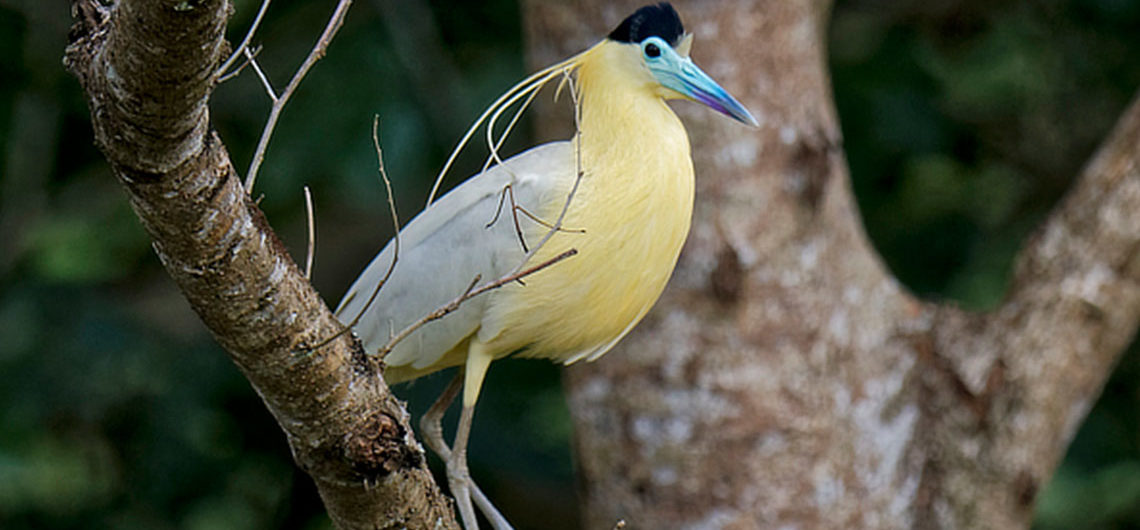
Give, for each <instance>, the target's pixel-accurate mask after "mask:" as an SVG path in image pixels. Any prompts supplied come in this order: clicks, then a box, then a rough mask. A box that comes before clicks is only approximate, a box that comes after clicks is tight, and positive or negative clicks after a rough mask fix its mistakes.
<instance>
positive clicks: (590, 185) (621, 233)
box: [480, 41, 693, 362]
mask: <svg viewBox="0 0 1140 530" xmlns="http://www.w3.org/2000/svg"><path fill="white" fill-rule="evenodd" d="M622 46H623V45H621V44H617V43H614V42H609V41H606V42H603V43H601V44H598V45H597V46H594V47H593V48H591V49H590V50H587V51H586V52H584V53H583V54H582V55H580V56H579V57H578V58H577V68H578V78H577V79H578V90H579V94H580V96H581V97H580V103H581V115H580V122H579V134H578V135H577V136H576V137H575V142H576V143H577V144H578V146H579V147H580V152H579V155H578V156H579V157H580V164H581V165H580V168H579V170H580V171H581V175H582V177H581V182H580V183H579V187H578V190H577V193H576V194H575V196H574V198H573V200H572V201H571V202H570V205H569V209H568V210H567V212H566V217H565V222H564V224H563V226H564V227H565V228H566V229H567V231H566V232H562V233H558V234H556V235H555V236H554V237H552V238H551V239H550V240H549V241H548V242H547V243H546V245H545V246H544V247H543V248H542V249H541V250H540V251H539V253H538V254H537V255H536V256H535V258H534V263H539V262H541V261H542V260H545V259H548V258H550V257H552V256H554V255H556V254H558V253H560V252H562V251H564V250H567V249H569V248H574V249H577V251H578V254H577V255H576V256H574V257H572V258H570V259H567V260H566V261H563V262H561V263H559V264H557V265H555V266H553V267H551V268H550V269H548V270H544V271H542V272H540V273H538V274H535V275H533V276H531V277H529V278H528V279H527V286H525V287H520V286H513V285H512V286H510V287H508V288H504V289H503V290H502V291H501V292H499V293H497V294H496V297H495V299H494V301H493V302H492V309H491V313H492V316H491V317H490V318H489V319H487V321H486V323H485V326H486V329H484V330H482V331H481V332H480V336H481V338H482V337H485V338H486V339H487V340H488V341H490V343H491V345H490V347H491V348H492V349H493V350H494V351H497V352H503V353H502V354H503V355H505V354H506V353H509V352H512V351H516V350H519V349H520V348H521V349H523V350H524V351H523V353H522V355H533V356H540V357H550V358H554V359H557V360H560V361H562V362H573V361H576V360H579V359H584V358H585V359H592V358H595V357H597V356H598V355H600V354H602V353H604V352H605V351H606V350H607V349H608V348H609V347H610V346H612V345H613V343H614V342H616V341H617V340H618V339H619V338H620V337H621V336H622V335H624V334H625V333H626V332H627V331H629V329H630V328H632V326H633V325H634V324H636V323H637V321H639V320H641V318H642V317H643V316H645V313H646V312H647V311H648V310H649V308H650V307H652V305H653V303H654V302H655V301H656V300H657V297H658V296H660V294H661V291H662V290H663V289H664V287H665V283H666V282H667V281H668V280H669V276H670V275H671V274H672V272H673V266H674V265H675V264H676V262H677V256H678V254H679V253H680V251H681V246H682V245H683V244H684V242H685V237H686V236H687V235H688V232H689V222H690V218H691V216H692V207H693V164H692V160H691V159H690V155H689V140H688V136H687V135H686V133H685V129H684V127H683V126H682V125H681V121H680V120H678V119H677V116H676V115H675V114H673V111H672V110H671V109H670V108H669V107H668V106H667V105H666V104H665V101H664V100H663V99H662V97H661V93H660V92H659V89H658V88H657V85H656V83H654V82H652V78H651V77H649V75H648V73H647V72H645V71H644V70H643V69H644V66H642V65H641V64H640V63H639V62H638V61H639V58H638V56H637V54H636V53H631V51H632V50H630V49H628V48H624V49H623V48H622ZM575 163H576V164H577V163H578V161H576V162H575ZM564 184H565V186H566V188H567V189H566V191H568V190H569V186H570V184H571V183H564ZM563 197H564V195H563ZM564 204H565V202H564V201H563V200H556V201H551V202H550V203H549V204H547V205H544V208H543V211H542V217H544V218H545V219H547V220H548V221H550V222H553V220H554V219H557V218H558V214H559V213H560V212H561V210H562V208H563V206H564ZM545 230H546V228H545V227H537V226H536V228H535V232H534V233H532V234H531V238H532V240H535V239H537V237H540V235H541V234H542V233H544V231H545ZM579 230H581V232H579ZM518 308H525V311H523V310H518ZM534 337H541V338H542V339H541V340H539V341H535V340H534Z"/></svg>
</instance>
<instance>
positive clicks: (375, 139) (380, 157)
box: [310, 114, 400, 351]
mask: <svg viewBox="0 0 1140 530" xmlns="http://www.w3.org/2000/svg"><path fill="white" fill-rule="evenodd" d="M379 130H380V115H379V114H377V115H375V116H373V117H372V147H373V148H375V150H376V164H377V168H378V170H379V173H380V180H381V181H382V182H384V190H385V191H386V192H387V194H388V211H389V212H391V214H392V230H393V231H394V233H395V235H394V236H392V245H393V248H392V261H391V262H390V263H389V264H388V270H386V271H384V277H383V278H381V279H380V281H379V282H377V283H376V287H373V288H372V294H371V295H369V297H368V301H367V302H365V303H364V306H363V307H361V309H360V312H358V313H356V316H355V317H353V318H352V322H349V323H348V324H346V325H345V326H344V328H342V329H341V330H340V331H338V332H337V333H336V334H335V335H333V336H331V337H329V338H327V339H325V340H323V341H321V342H320V343H318V344H317V345H316V346H313V347H312V348H311V349H310V350H311V351H316V350H318V349H320V348H321V347H322V346H324V345H325V344H328V343H330V342H332V341H334V340H336V338H337V337H339V336H341V335H344V334H345V333H347V332H348V330H350V329H352V328H354V327H356V325H357V324H359V323H360V319H361V317H363V316H364V313H365V312H366V311H368V308H369V307H371V306H372V303H373V302H375V301H376V297H377V296H378V295H379V294H380V288H382V287H384V284H386V283H388V279H389V278H391V277H392V271H394V270H396V261H397V260H399V259H400V216H399V215H396V199H395V198H394V197H393V195H392V180H391V179H389V178H388V171H387V170H385V169H384V152H383V151H382V150H381V149H380V133H379Z"/></svg>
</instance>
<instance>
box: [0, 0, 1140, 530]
mask: <svg viewBox="0 0 1140 530" xmlns="http://www.w3.org/2000/svg"><path fill="white" fill-rule="evenodd" d="M400 1H404V0H373V1H370V2H369V1H358V2H357V3H356V5H354V7H353V10H352V12H351V14H350V16H349V19H348V22H347V24H346V25H345V27H344V29H343V30H342V32H341V35H340V36H339V37H338V39H337V40H336V41H335V42H334V43H333V45H332V47H331V49H330V50H329V54H328V56H327V57H326V58H325V59H324V60H323V61H322V62H321V63H319V64H318V65H317V67H316V68H315V69H314V70H313V71H312V72H311V74H310V77H309V79H308V81H307V82H306V83H305V84H304V85H302V88H301V90H300V91H299V92H298V93H297V94H296V96H295V98H294V100H293V101H292V102H291V103H290V106H289V108H288V109H287V111H286V113H285V115H284V117H283V118H282V121H281V123H280V126H279V128H278V131H277V134H276V135H275V137H274V139H273V142H272V144H271V145H270V150H269V154H268V159H267V162H266V164H265V166H264V167H263V168H262V173H261V177H260V179H259V182H258V191H259V193H263V194H264V199H263V200H262V201H261V206H262V208H263V209H264V210H265V211H266V213H267V215H268V216H269V219H270V220H271V222H272V223H273V225H274V226H275V228H276V229H277V230H278V233H279V234H281V235H282V237H283V238H284V239H285V241H286V243H287V245H289V246H290V247H291V248H293V249H294V252H295V254H296V255H297V256H298V257H300V252H302V251H303V248H304V246H305V236H304V213H303V207H302V202H301V193H300V189H301V186H302V185H304V184H308V185H309V186H311V187H312V188H313V190H314V193H315V196H316V202H317V222H318V237H317V261H316V268H315V277H314V283H315V284H316V286H317V288H318V290H319V291H320V292H322V293H323V294H324V295H325V297H326V299H327V300H328V301H329V302H330V303H335V301H336V300H337V299H338V298H339V295H340V293H341V292H342V291H343V290H344V288H345V287H346V286H347V285H348V283H349V282H350V281H351V278H352V277H353V276H354V275H355V274H356V273H357V272H358V271H359V269H360V267H361V266H362V265H363V264H364V263H366V262H367V260H368V259H370V257H371V255H372V254H373V253H374V252H375V251H376V250H377V249H378V248H379V246H381V245H382V244H383V243H384V241H385V240H386V239H387V237H389V235H390V228H389V221H388V219H387V216H386V215H387V214H386V211H385V209H384V207H383V204H384V203H383V201H384V196H383V192H382V187H381V186H379V184H378V181H377V176H376V170H375V153H374V152H373V151H372V147H371V139H370V137H369V127H370V126H371V122H372V116H373V115H374V114H378V115H379V116H380V117H381V138H382V142H383V145H384V154H385V161H386V164H387V168H388V172H389V173H390V175H391V176H392V177H393V179H394V181H395V182H394V185H395V187H396V190H397V191H396V192H397V199H398V205H399V207H400V210H401V211H402V212H403V214H402V216H403V217H404V218H408V217H409V215H408V214H410V213H412V212H415V211H416V210H417V209H418V208H419V205H420V204H422V201H423V199H424V197H425V196H426V189H425V187H426V185H427V183H428V182H430V180H431V178H432V177H433V176H434V172H435V171H436V169H437V168H438V167H439V165H440V163H441V158H442V157H443V156H444V155H445V154H446V153H447V152H448V150H449V148H450V143H451V142H453V141H454V139H456V138H457V137H458V135H459V134H460V132H462V130H463V128H464V127H465V125H466V124H467V123H468V122H469V121H470V120H471V119H472V118H473V117H474V116H475V114H476V113H477V111H478V110H479V109H481V108H482V106H483V105H485V104H486V102H488V101H489V100H490V99H492V98H493V97H494V96H495V95H496V94H498V93H499V92H500V91H501V90H503V89H504V88H506V87H508V86H510V85H511V84H512V83H513V82H514V81H515V80H517V79H518V78H520V77H521V76H522V75H523V74H524V68H523V63H522V44H521V42H520V38H519V35H520V26H519V20H518V17H519V9H518V6H517V5H516V4H515V2H514V1H512V0H495V1H492V2H480V3H474V2H455V1H451V2H449V1H444V0H430V1H426V2H423V1H421V3H419V4H417V5H420V6H425V7H427V8H428V11H427V13H428V14H429V15H430V17H427V18H425V17H423V16H420V15H416V14H415V12H414V11H408V10H397V11H395V12H396V13H397V16H396V19H395V20H392V19H391V18H389V19H385V18H384V17H383V16H382V13H384V12H385V10H384V9H383V8H384V7H385V6H387V7H389V8H391V6H393V5H396V3H397V2H400ZM408 1H410V0H408ZM256 7H257V2H255V1H254V0H238V1H236V12H235V15H234V18H233V19H232V23H231V33H230V37H231V39H232V40H234V41H237V40H239V39H240V37H241V35H242V33H241V32H242V31H243V30H244V28H245V27H247V26H248V24H249V23H250V21H251V20H252V17H253V15H254V13H255V12H256ZM330 10H331V4H330V3H329V2H303V1H299V0H276V1H275V2H274V3H273V5H272V8H271V10H270V14H269V16H268V18H267V20H266V22H265V25H264V26H263V30H262V31H261V33H260V34H259V35H258V37H257V38H256V39H255V41H254V42H255V43H256V44H259V45H261V46H263V52H262V53H261V55H260V56H259V61H260V63H261V64H262V66H263V67H264V68H265V70H266V72H267V73H268V75H269V76H270V78H271V79H273V81H274V83H275V85H276V86H277V87H278V89H280V87H282V86H284V84H285V83H286V82H287V80H288V77H289V76H290V75H291V71H292V69H293V68H294V67H295V66H296V65H297V64H299V63H300V61H301V60H302V58H303V57H304V55H305V54H306V53H307V51H308V48H309V47H310V46H311V44H312V42H313V40H314V39H315V38H316V36H317V35H318V34H319V32H320V29H321V26H322V25H323V23H324V20H325V19H326V17H327V15H328V13H329V11H330ZM409 13H411V14H409ZM400 17H404V18H400ZM69 23H70V22H69V19H68V14H67V10H66V8H65V6H64V5H62V4H60V3H57V2H40V1H38V0H0V49H3V50H5V52H6V53H4V54H0V168H3V169H2V173H0V337H3V340H0V403H2V407H0V528H6V529H24V528H116V529H119V528H122V529H129V528H159V529H161V528H186V529H223V530H225V529H235V530H236V529H253V528H292V529H306V530H316V529H322V528H328V522H327V519H326V518H325V516H324V515H323V514H322V513H321V506H320V503H319V500H318V499H317V497H316V492H315V490H314V488H313V487H312V485H311V483H310V482H309V480H308V479H307V478H306V477H305V476H304V475H303V474H301V473H299V472H298V471H296V470H295V469H294V468H293V465H292V463H291V460H290V457H289V452H288V448H287V447H286V445H285V441H284V439H283V437H282V436H281V432H280V430H279V428H278V427H277V426H276V425H275V424H274V422H273V421H272V419H271V418H270V417H269V415H268V414H267V413H266V411H265V410H264V407H263V406H262V405H261V403H260V401H259V400H258V399H257V397H256V396H255V395H254V393H253V392H252V391H251V389H250V388H249V386H248V384H247V383H246V382H245V380H244V379H243V378H242V377H241V375H240V374H239V373H238V371H237V370H236V368H235V367H234V366H233V365H232V364H231V363H230V362H229V361H228V360H227V358H226V357H225V355H224V354H223V353H222V352H221V351H220V350H219V349H218V347H217V346H216V345H215V344H214V342H213V341H212V340H211V338H210V336H209V334H208V333H207V332H206V331H205V330H204V329H203V327H202V326H201V324H200V323H198V321H197V319H196V317H195V316H194V314H193V312H192V311H190V310H189V307H188V306H187V304H186V302H185V301H184V300H182V298H181V297H180V296H179V294H178V293H177V291H176V289H175V288H174V287H173V286H172V285H171V283H170V281H169V279H168V278H167V277H166V276H165V274H164V273H163V271H162V270H161V267H160V266H159V264H158V263H157V260H156V259H155V258H154V257H153V253H152V252H151V251H150V248H149V240H148V238H147V236H146V235H145V233H143V231H142V230H141V228H140V227H139V225H138V223H137V221H135V219H134V216H133V213H132V212H131V211H130V208H129V206H128V205H127V204H126V201H125V200H123V199H124V197H123V193H122V192H121V190H119V188H118V185H117V184H116V183H115V181H114V179H113V178H112V177H111V175H110V174H109V171H108V169H107V167H106V163H105V161H104V160H103V159H102V158H101V156H100V155H99V153H98V152H97V150H95V148H94V147H93V145H92V140H91V128H90V124H89V121H88V116H87V109H86V106H85V103H84V101H83V98H82V95H81V93H80V91H79V89H78V86H77V84H76V83H75V81H74V80H73V79H72V78H70V77H69V76H68V75H67V74H66V73H65V72H64V71H63V69H62V67H61V66H60V58H61V57H62V55H63V47H64V45H65V43H66V34H67V28H68V25H69ZM1137 27H1140V2H1135V1H1129V0H1065V1H1061V0H1057V1H1046V0H1039V1H1035V2H1010V1H999V2H983V1H980V0H975V1H966V0H961V1H948V2H940V3H938V2H918V1H914V0H897V1H887V0H861V1H846V2H839V4H838V5H837V6H836V8H835V10H834V13H833V22H832V28H831V58H832V64H831V67H832V71H833V78H834V83H835V95H836V101H837V105H838V109H839V112H840V115H841V117H842V122H843V131H844V136H845V146H846V149H847V154H848V160H849V162H850V165H851V169H852V175H853V180H854V185H855V189H856V192H857V194H858V197H859V202H860V207H861V208H862V211H863V213H864V217H865V220H866V227H867V231H868V232H869V233H870V235H871V236H872V238H873V239H874V241H875V243H876V245H878V247H879V249H880V250H881V251H882V252H883V255H884V258H885V260H886V262H887V263H888V264H889V266H890V267H891V269H892V270H893V271H894V272H895V273H896V274H897V275H898V276H899V277H900V279H902V281H903V282H904V283H905V284H906V285H907V286H909V287H910V288H911V289H912V290H914V291H916V292H917V293H919V294H921V295H923V296H927V297H935V298H947V299H951V300H954V301H956V302H957V303H960V304H962V305H963V306H965V307H970V308H977V309H984V308H987V307H992V306H993V304H995V303H996V302H997V301H999V300H1000V299H1001V297H1002V295H1003V289H1004V287H1005V283H1006V281H1007V277H1008V272H1009V267H1010V263H1009V262H1010V259H1011V257H1012V255H1013V253H1014V252H1015V251H1016V249H1017V247H1018V245H1019V244H1020V243H1021V241H1023V240H1024V239H1025V237H1027V235H1028V234H1029V233H1030V232H1031V231H1032V229H1033V227H1034V226H1035V225H1036V224H1037V223H1038V222H1039V221H1040V220H1041V219H1042V217H1043V216H1044V215H1045V213H1046V212H1047V211H1048V210H1049V208H1050V207H1051V206H1052V204H1054V202H1055V201H1056V200H1057V199H1058V197H1059V196H1060V195H1061V194H1062V193H1063V192H1064V190H1065V188H1066V186H1067V185H1068V183H1069V181H1070V179H1071V178H1072V176H1073V175H1074V174H1076V172H1077V171H1079V169H1080V167H1081V165H1082V164H1083V163H1084V162H1085V161H1086V160H1087V159H1088V157H1089V155H1090V154H1091V153H1092V150H1093V149H1094V148H1095V146H1096V144H1097V142H1098V141H1099V140H1100V139H1101V138H1102V137H1103V136H1104V135H1105V134H1106V132H1107V130H1108V129H1109V128H1110V127H1111V125H1112V122H1113V120H1114V118H1115V116H1116V115H1117V114H1118V113H1119V112H1120V110H1121V109H1122V108H1123V107H1124V105H1125V104H1126V103H1127V102H1128V100H1129V99H1130V98H1131V97H1132V94H1133V93H1134V92H1135V91H1136V89H1137V87H1138V86H1140V67H1138V66H1137V65H1136V61H1135V58H1136V57H1138V56H1140V32H1137V31H1136V28H1137ZM424 38H426V39H428V40H429V41H430V40H432V39H438V43H439V44H440V50H442V52H441V53H435V54H433V53H429V51H428V50H426V49H423V50H421V51H420V52H416V53H418V55H409V53H408V52H407V51H406V50H405V51H404V52H403V55H401V51H400V50H399V47H397V46H394V45H393V43H394V42H401V41H402V39H424ZM433 79H436V80H444V81H446V87H445V89H444V90H439V89H438V88H439V87H433V86H431V85H430V84H427V83H429V82H430V81H431V80H433ZM425 80H426V81H425ZM441 82H443V81H441ZM268 108H269V104H268V100H267V98H266V97H265V95H264V93H263V91H262V88H261V86H260V84H259V83H258V82H257V79H256V77H255V76H253V75H251V72H246V73H244V74H243V75H241V76H240V77H238V78H236V79H234V80H232V81H230V82H227V83H226V84H224V85H223V86H221V87H220V88H219V89H218V91H217V94H216V97H215V99H214V101H213V103H212V108H211V112H212V116H213V119H214V125H215V126H216V127H217V129H218V131H219V132H220V134H221V135H222V137H223V139H224V140H225V142H226V144H227V146H228V148H229V150H230V153H231V154H232V156H233V158H234V160H235V163H236V164H237V165H238V167H239V168H244V166H245V165H246V164H248V160H249V158H250V156H251V154H252V151H253V148H254V144H255V142H256V140H257V137H258V136H259V134H260V130H261V127H262V125H263V123H264V119H265V116H266V114H267V112H268ZM523 136H524V135H519V137H518V138H520V140H518V143H517V144H516V145H514V146H509V149H508V150H517V149H518V148H519V147H521V146H522V145H525V138H524V137H523ZM477 163H478V161H477V160H474V159H472V160H462V161H461V166H462V167H460V168H459V171H458V173H459V174H462V173H465V172H470V171H471V170H472V169H474V167H475V165H476V164H477ZM243 172H244V170H243ZM445 378H446V376H445V377H444V378H440V377H436V378H430V379H429V380H427V381H424V382H422V383H417V384H414V385H410V386H408V387H407V388H406V389H404V391H403V394H404V395H405V396H406V397H408V399H409V400H410V402H411V408H412V410H413V413H416V414H418V413H419V412H421V411H422V410H424V409H425V408H426V407H427V405H428V404H429V402H430V400H431V398H432V397H433V395H434V393H435V392H437V391H438V388H439V387H440V386H442V385H443V384H444V383H445V382H446V381H445ZM1138 382H1140V362H1138V359H1137V353H1136V352H1135V351H1133V352H1130V353H1129V354H1128V355H1127V356H1126V357H1125V358H1124V359H1123V360H1122V361H1121V366H1120V368H1119V369H1118V370H1117V373H1116V374H1114V376H1113V378H1112V380H1111V381H1110V382H1109V383H1108V386H1107V387H1106V390H1105V394H1104V397H1103V399H1101V400H1100V402H1098V403H1097V405H1096V407H1095V408H1094V409H1093V410H1092V411H1091V413H1090V415H1089V418H1088V421H1087V422H1086V424H1085V425H1084V427H1083V428H1082V430H1081V432H1080V434H1078V435H1077V437H1076V440H1075V441H1074V443H1073V445H1072V447H1071V449H1070V452H1069V455H1068V457H1067V459H1066V461H1065V463H1064V464H1063V465H1062V467H1061V469H1060V471H1059V472H1058V474H1057V476H1056V478H1055V480H1054V481H1053V482H1052V484H1051V485H1050V486H1049V487H1048V488H1047V489H1046V490H1045V491H1044V492H1043V493H1042V497H1041V502H1040V503H1039V507H1038V523H1037V526H1039V527H1040V528H1042V529H1051V528H1072V527H1076V526H1081V527H1086V528H1087V527H1090V526H1095V527H1102V528H1136V527H1140V508H1138V506H1140V407H1138V405H1140V393H1138V390H1137V389H1138V388H1140V385H1137V383H1138ZM475 429H476V432H475V435H474V438H473V442H472V443H473V447H472V451H473V455H472V460H473V462H472V466H473V469H474V472H475V474H476V477H478V478H479V479H480V482H481V483H482V485H483V486H485V488H486V489H488V490H490V491H489V492H488V493H489V494H490V495H491V497H492V498H495V499H496V500H498V501H499V502H500V504H501V507H502V508H503V509H504V510H505V511H506V512H507V513H508V514H509V515H510V516H511V518H512V519H513V520H515V521H516V522H517V523H518V524H519V526H520V527H521V528H573V527H575V526H576V523H575V520H576V519H575V518H576V515H575V513H574V512H575V501H574V498H575V497H574V496H575V492H574V488H573V478H572V462H571V457H570V450H569V442H568V438H569V429H570V425H569V416H568V413H567V411H566V408H565V405H564V403H563V401H562V399H561V395H560V393H559V390H558V369H557V368H556V367H554V366H553V365H550V364H548V363H537V362H525V361H518V362H505V363H502V364H501V365H499V364H496V367H495V369H494V370H492V371H491V373H490V374H489V381H488V383H487V386H486V390H485V397H484V398H483V399H482V401H481V404H480V411H479V421H477V422H476V425H475ZM551 521H558V522H561V523H563V524H562V526H556V525H551V524H549V523H550V522H551Z"/></svg>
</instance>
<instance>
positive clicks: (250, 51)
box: [218, 46, 266, 84]
mask: <svg viewBox="0 0 1140 530" xmlns="http://www.w3.org/2000/svg"><path fill="white" fill-rule="evenodd" d="M261 50H262V48H261V46H254V47H253V48H245V50H244V51H243V52H242V55H244V56H245V57H246V59H245V61H244V62H242V63H241V66H238V67H237V68H235V69H234V71H232V72H229V73H226V74H223V75H221V76H220V77H218V84H221V83H225V82H226V81H229V80H230V79H233V78H235V77H237V76H238V74H240V73H241V72H242V70H245V67H247V66H249V65H250V64H252V63H253V60H254V59H256V58H257V55H258V54H259V53H261ZM259 75H261V76H262V77H263V79H262V80H261V82H262V84H265V82H266V80H265V79H264V75H265V74H263V73H261V74H259Z"/></svg>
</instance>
